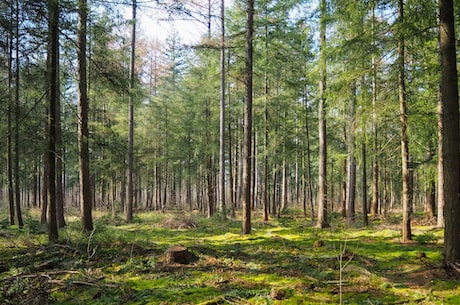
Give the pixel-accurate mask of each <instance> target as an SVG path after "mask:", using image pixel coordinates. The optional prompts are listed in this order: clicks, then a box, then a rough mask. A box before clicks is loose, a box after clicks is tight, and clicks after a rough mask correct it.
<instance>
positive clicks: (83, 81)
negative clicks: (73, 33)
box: [77, 0, 93, 231]
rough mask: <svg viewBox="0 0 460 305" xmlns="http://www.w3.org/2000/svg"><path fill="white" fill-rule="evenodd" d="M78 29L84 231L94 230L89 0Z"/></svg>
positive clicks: (83, 0)
mask: <svg viewBox="0 0 460 305" xmlns="http://www.w3.org/2000/svg"><path fill="white" fill-rule="evenodd" d="M78 4H79V31H78V49H77V53H78V96H79V102H78V156H79V164H80V207H81V217H82V225H83V230H84V231H92V230H93V219H92V194H91V179H90V173H89V162H90V160H89V143H88V141H89V131H88V112H89V101H88V87H87V77H86V75H87V68H86V22H87V14H88V4H87V0H79V3H78Z"/></svg>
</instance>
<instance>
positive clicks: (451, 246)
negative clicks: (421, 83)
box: [439, 0, 460, 264]
mask: <svg viewBox="0 0 460 305" xmlns="http://www.w3.org/2000/svg"><path fill="white" fill-rule="evenodd" d="M439 17H440V23H439V34H440V47H441V49H440V52H441V70H442V72H441V99H440V104H439V114H440V117H441V126H439V127H440V130H441V134H442V142H441V155H440V156H439V158H440V159H442V168H441V170H442V175H443V180H444V181H443V182H444V183H443V185H440V187H442V191H443V193H444V219H445V228H444V260H445V262H446V263H447V264H452V263H455V262H458V261H460V239H459V238H458V236H460V197H459V195H458V194H459V191H460V184H459V169H460V166H459V155H460V147H459V142H460V136H459V105H458V76H457V55H456V48H455V28H454V24H455V19H454V8H453V1H452V0H439Z"/></svg>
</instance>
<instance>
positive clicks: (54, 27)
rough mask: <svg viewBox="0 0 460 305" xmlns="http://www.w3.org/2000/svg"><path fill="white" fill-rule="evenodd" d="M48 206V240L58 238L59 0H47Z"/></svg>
mask: <svg viewBox="0 0 460 305" xmlns="http://www.w3.org/2000/svg"><path fill="white" fill-rule="evenodd" d="M48 14H49V16H48V17H49V19H48V26H49V42H48V43H49V46H48V98H49V101H48V104H49V110H48V111H49V112H48V132H49V135H48V206H49V231H48V238H49V240H50V241H56V240H57V239H58V227H57V220H56V153H55V151H56V142H55V141H56V138H55V137H56V101H57V94H58V88H57V85H58V65H59V63H58V52H59V1H58V0H48Z"/></svg>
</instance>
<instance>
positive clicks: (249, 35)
mask: <svg viewBox="0 0 460 305" xmlns="http://www.w3.org/2000/svg"><path fill="white" fill-rule="evenodd" d="M246 14H247V16H246V18H247V19H246V70H245V85H246V97H245V103H244V136H243V180H242V201H241V203H242V206H243V217H242V218H243V219H242V222H243V223H242V229H243V232H242V233H243V234H250V233H251V209H252V202H251V199H252V198H251V178H252V173H251V168H252V166H251V164H252V159H253V158H252V152H251V148H252V91H253V87H252V76H253V75H252V73H253V39H254V0H248V1H247V8H246Z"/></svg>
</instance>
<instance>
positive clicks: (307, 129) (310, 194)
mask: <svg viewBox="0 0 460 305" xmlns="http://www.w3.org/2000/svg"><path fill="white" fill-rule="evenodd" d="M307 96H308V92H307V90H305V141H306V143H307V147H306V149H307V177H306V178H307V184H308V186H307V189H308V201H309V202H310V213H311V221H312V222H314V221H315V208H314V203H313V182H312V180H313V177H312V174H311V151H310V127H309V126H308V122H309V120H308V97H307Z"/></svg>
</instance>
